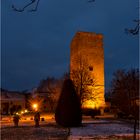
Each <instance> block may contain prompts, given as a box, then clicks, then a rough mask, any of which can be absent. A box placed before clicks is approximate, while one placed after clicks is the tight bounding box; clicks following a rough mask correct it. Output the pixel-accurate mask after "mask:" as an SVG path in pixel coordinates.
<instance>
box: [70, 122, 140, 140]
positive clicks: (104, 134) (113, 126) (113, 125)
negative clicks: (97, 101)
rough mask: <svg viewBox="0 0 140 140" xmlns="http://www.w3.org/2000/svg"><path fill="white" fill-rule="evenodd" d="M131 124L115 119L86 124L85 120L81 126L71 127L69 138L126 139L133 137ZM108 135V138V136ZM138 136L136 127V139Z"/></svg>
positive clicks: (85, 139)
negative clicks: (114, 120)
mask: <svg viewBox="0 0 140 140" xmlns="http://www.w3.org/2000/svg"><path fill="white" fill-rule="evenodd" d="M133 132H134V129H133V126H132V125H131V126H130V125H128V124H126V123H123V122H120V121H116V122H109V121H104V120H102V121H100V120H97V121H96V122H94V123H90V124H88V123H87V122H86V123H84V124H83V126H82V127H80V128H79V127H78V128H71V132H70V133H71V136H70V137H71V138H70V139H72V140H80V139H81V140H90V139H103V140H107V139H110V140H115V139H117V138H116V137H118V139H119V137H121V138H123V139H125V137H126V140H128V138H129V137H130V139H132V138H133ZM109 137H110V138H109ZM139 138H140V130H139V129H137V139H139Z"/></svg>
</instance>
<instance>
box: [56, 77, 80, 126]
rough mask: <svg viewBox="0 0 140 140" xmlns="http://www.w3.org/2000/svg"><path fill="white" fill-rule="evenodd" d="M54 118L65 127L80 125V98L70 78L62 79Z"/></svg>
mask: <svg viewBox="0 0 140 140" xmlns="http://www.w3.org/2000/svg"><path fill="white" fill-rule="evenodd" d="M55 120H56V122H57V123H58V124H59V125H62V126H65V127H73V126H80V125H81V121H82V113H81V107H80V100H79V97H78V95H77V94H76V91H75V88H74V84H73V82H72V80H70V79H66V80H65V81H64V84H63V87H62V92H61V95H60V98H59V101H58V105H57V108H56V112H55Z"/></svg>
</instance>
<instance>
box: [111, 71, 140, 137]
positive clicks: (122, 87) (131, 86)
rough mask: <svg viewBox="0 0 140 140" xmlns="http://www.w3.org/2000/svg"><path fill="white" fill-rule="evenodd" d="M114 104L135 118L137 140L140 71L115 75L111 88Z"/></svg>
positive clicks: (116, 73) (121, 72)
mask: <svg viewBox="0 0 140 140" xmlns="http://www.w3.org/2000/svg"><path fill="white" fill-rule="evenodd" d="M111 94H112V95H111V96H112V104H114V105H116V106H117V108H118V109H119V110H120V111H121V112H124V113H125V114H126V115H127V116H129V115H132V116H133V117H134V120H135V123H134V140H136V125H137V120H138V119H139V106H138V105H137V100H139V70H138V69H131V70H129V71H127V72H126V71H124V70H118V71H116V72H115V73H114V78H113V80H112V88H111Z"/></svg>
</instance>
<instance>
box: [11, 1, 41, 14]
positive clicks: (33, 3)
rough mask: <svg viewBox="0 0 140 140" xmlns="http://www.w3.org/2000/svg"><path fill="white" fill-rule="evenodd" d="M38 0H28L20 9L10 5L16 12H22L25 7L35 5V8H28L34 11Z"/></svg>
mask: <svg viewBox="0 0 140 140" xmlns="http://www.w3.org/2000/svg"><path fill="white" fill-rule="evenodd" d="M39 1H40V0H30V2H29V3H27V4H26V5H25V6H23V7H22V8H21V9H19V8H16V7H15V6H14V5H12V9H13V10H14V11H17V12H23V11H24V10H25V9H26V8H28V7H30V6H33V5H35V8H33V9H31V10H29V12H35V11H37V8H38V4H39Z"/></svg>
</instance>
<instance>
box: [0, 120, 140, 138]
mask: <svg viewBox="0 0 140 140" xmlns="http://www.w3.org/2000/svg"><path fill="white" fill-rule="evenodd" d="M139 133H140V130H139V129H137V140H139V136H140V134H139ZM68 134H69V131H68V128H63V127H60V126H58V125H56V124H55V123H48V124H41V126H40V127H39V128H35V127H34V126H19V127H18V128H15V127H13V126H10V127H9V126H8V127H2V128H1V138H2V140H133V125H132V124H127V123H124V122H121V121H109V120H94V121H83V126H82V127H77V128H76V127H74V128H71V130H70V136H68Z"/></svg>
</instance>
